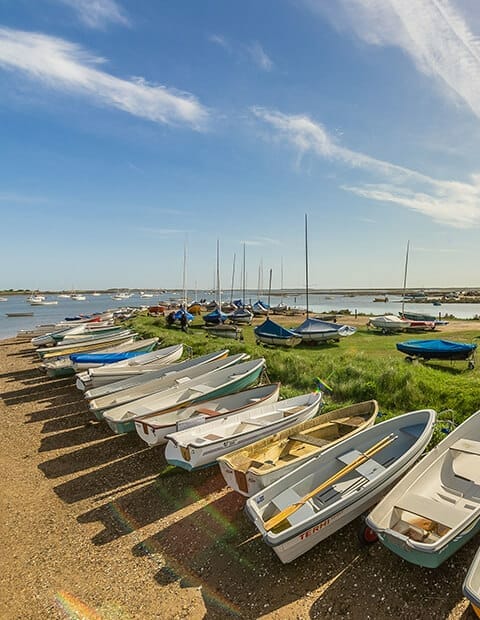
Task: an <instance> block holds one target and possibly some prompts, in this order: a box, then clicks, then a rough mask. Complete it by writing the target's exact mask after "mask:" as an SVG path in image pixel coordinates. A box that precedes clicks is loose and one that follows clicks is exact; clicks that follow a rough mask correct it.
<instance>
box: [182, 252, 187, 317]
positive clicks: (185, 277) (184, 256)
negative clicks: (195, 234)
mask: <svg viewBox="0 0 480 620" xmlns="http://www.w3.org/2000/svg"><path fill="white" fill-rule="evenodd" d="M182 288H183V303H184V305H185V309H186V308H187V291H186V288H187V244H186V243H185V244H184V246H183V283H182Z"/></svg>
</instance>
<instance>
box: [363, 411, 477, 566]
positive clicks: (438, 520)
mask: <svg viewBox="0 0 480 620" xmlns="http://www.w3.org/2000/svg"><path fill="white" fill-rule="evenodd" d="M366 525H367V526H368V527H369V528H371V530H373V531H374V532H375V533H376V534H377V535H378V537H379V539H380V542H381V543H382V544H383V545H385V547H387V548H388V549H390V551H393V552H394V553H396V554H397V555H399V556H400V557H401V558H403V559H404V560H407V561H408V562H412V564H417V565H419V566H426V567H429V568H436V567H438V566H440V564H442V562H444V561H445V560H446V559H448V558H449V557H450V556H451V555H452V554H454V553H455V552H456V551H457V550H458V549H460V547H462V546H463V545H464V544H465V543H466V542H467V541H469V540H470V538H472V536H474V535H475V534H476V533H477V532H478V531H480V411H477V412H476V413H475V414H473V415H472V416H470V417H469V418H467V420H465V422H463V423H462V424H460V426H458V427H457V428H456V429H455V430H453V431H452V432H451V433H450V434H449V435H447V437H446V438H445V439H444V440H443V441H441V442H440V443H439V444H438V445H437V446H436V447H435V448H433V450H431V451H430V452H429V453H428V454H427V455H426V456H425V458H423V459H422V460H421V461H420V462H419V463H417V465H415V467H413V468H412V469H411V470H410V471H409V472H408V474H407V475H406V476H405V477H404V478H403V479H402V480H400V482H399V483H398V484H397V485H396V486H395V487H393V489H392V490H391V491H390V492H389V493H388V494H387V495H386V496H385V497H384V498H383V499H382V501H381V502H380V503H379V504H378V506H376V507H375V508H374V509H373V510H372V512H371V513H370V514H369V515H368V516H367V518H366Z"/></svg>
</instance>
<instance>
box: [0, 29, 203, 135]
mask: <svg viewBox="0 0 480 620" xmlns="http://www.w3.org/2000/svg"><path fill="white" fill-rule="evenodd" d="M104 62H105V60H104V59H102V58H99V57H96V56H93V55H92V54H90V53H89V52H88V51H86V50H85V49H84V48H82V47H80V46H79V45H76V44H75V43H71V42H69V41H66V40H64V39H59V38H55V37H50V36H47V35H44V34H39V33H34V32H24V31H21V30H11V29H9V28H0V68H3V69H6V70H9V71H14V72H17V73H20V74H22V75H23V76H25V77H27V78H28V79H30V80H33V81H35V82H37V83H40V84H42V85H43V86H45V87H48V88H50V89H53V90H56V91H60V92H67V93H71V94H73V93H74V94H78V95H83V96H86V97H88V98H89V99H90V100H91V101H93V102H95V103H97V104H102V105H106V106H111V107H114V108H117V109H119V110H123V111H124V112H127V113H129V114H132V115H133V116H137V117H140V118H144V119H147V120H150V121H153V122H155V123H165V124H183V125H189V126H191V127H193V128H194V129H201V128H202V127H204V126H205V123H206V121H207V118H208V111H207V109H206V108H205V107H204V106H203V105H201V104H200V103H199V102H198V100H197V99H196V98H195V97H193V96H192V95H190V94H188V93H181V92H177V91H174V90H173V89H169V88H166V87H165V86H160V85H155V84H149V83H148V82H147V81H146V80H145V79H143V78H132V79H129V80H128V79H122V78H118V77H115V76H114V75H111V74H110V73H107V72H106V71H102V70H101V69H100V68H99V67H100V65H102V64H103V63H104Z"/></svg>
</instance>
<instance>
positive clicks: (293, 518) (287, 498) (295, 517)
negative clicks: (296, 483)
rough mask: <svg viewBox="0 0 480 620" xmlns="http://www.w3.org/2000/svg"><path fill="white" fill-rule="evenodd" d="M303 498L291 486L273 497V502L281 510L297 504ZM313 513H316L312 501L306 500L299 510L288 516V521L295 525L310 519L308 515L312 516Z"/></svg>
mask: <svg viewBox="0 0 480 620" xmlns="http://www.w3.org/2000/svg"><path fill="white" fill-rule="evenodd" d="M301 499H302V498H301V497H300V495H298V493H296V492H295V490H294V489H292V488H289V489H285V491H282V492H281V493H279V494H278V495H277V496H276V497H274V498H272V504H273V505H274V506H276V508H278V510H279V511H280V512H281V511H282V510H284V509H285V508H288V506H291V505H292V504H295V503H296V502H298V501H300V500H301ZM312 514H314V510H313V507H312V505H311V503H310V502H306V503H305V504H303V506H300V508H299V509H298V510H296V511H295V512H294V513H293V514H291V515H290V516H289V517H288V521H289V523H290V525H292V526H295V525H298V524H299V523H301V522H302V521H304V520H305V519H308V517H311V516H312Z"/></svg>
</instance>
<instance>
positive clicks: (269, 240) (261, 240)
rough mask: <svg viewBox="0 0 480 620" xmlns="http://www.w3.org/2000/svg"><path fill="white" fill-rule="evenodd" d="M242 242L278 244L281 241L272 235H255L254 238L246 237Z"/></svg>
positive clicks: (247, 243) (249, 243) (248, 243)
mask: <svg viewBox="0 0 480 620" xmlns="http://www.w3.org/2000/svg"><path fill="white" fill-rule="evenodd" d="M240 243H244V244H245V245H278V244H279V243H280V241H279V240H278V239H272V238H271V237H254V238H253V239H245V240H243V241H241V242H240Z"/></svg>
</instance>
